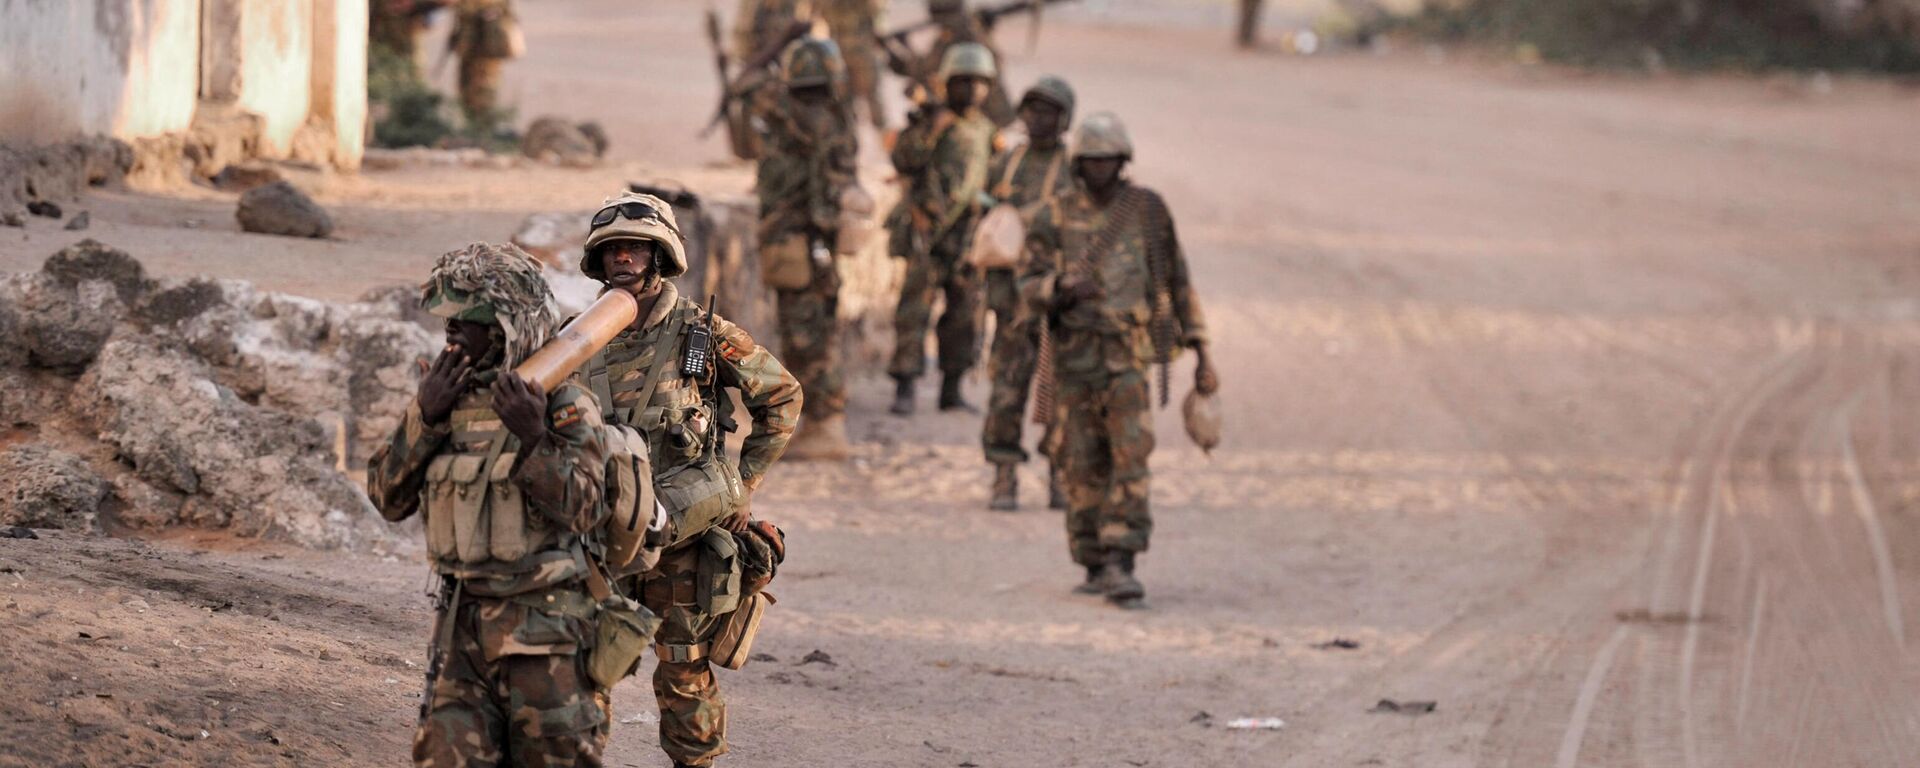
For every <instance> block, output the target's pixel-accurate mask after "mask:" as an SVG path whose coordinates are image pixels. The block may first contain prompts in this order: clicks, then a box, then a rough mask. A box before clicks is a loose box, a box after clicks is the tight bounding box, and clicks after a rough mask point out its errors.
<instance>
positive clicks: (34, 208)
mask: <svg viewBox="0 0 1920 768" xmlns="http://www.w3.org/2000/svg"><path fill="white" fill-rule="evenodd" d="M27 213H31V214H33V215H35V216H40V217H43V218H48V219H57V218H60V217H62V216H65V215H66V214H65V213H62V212H61V211H60V204H59V203H54V202H48V201H46V200H35V201H33V202H31V203H27Z"/></svg>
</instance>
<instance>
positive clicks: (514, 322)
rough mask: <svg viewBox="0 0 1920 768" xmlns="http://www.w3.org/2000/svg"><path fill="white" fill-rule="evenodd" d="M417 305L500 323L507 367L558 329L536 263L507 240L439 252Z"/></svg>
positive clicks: (457, 316) (441, 313) (555, 310)
mask: <svg viewBox="0 0 1920 768" xmlns="http://www.w3.org/2000/svg"><path fill="white" fill-rule="evenodd" d="M420 304H421V306H422V307H425V308H426V310H427V311H428V312H430V313H432V314H433V315H434V316H436V317H445V318H450V319H454V320H469V321H472V322H476V323H487V324H490V325H495V326H498V327H499V328H500V331H501V333H502V335H504V336H505V337H506V346H505V348H504V350H503V352H504V358H503V359H502V361H501V365H502V366H503V367H506V368H512V367H514V366H517V365H519V364H520V362H521V361H523V360H526V359H527V357H529V356H531V355H532V354H533V352H534V350H537V349H539V348H540V347H541V346H542V345H545V344H546V343H547V341H548V340H550V339H552V338H553V334H554V332H556V331H558V330H559V329H560V309H559V306H558V305H556V304H555V303H554V300H553V291H551V290H549V289H548V288H547V280H546V278H545V277H542V276H541V274H540V263H539V262H538V261H535V260H534V258H533V257H532V256H529V255H528V254H527V252H526V251H522V250H520V249H519V248H517V247H515V246H513V245H511V244H508V245H495V244H493V243H474V244H472V245H469V246H467V247H465V248H462V249H460V250H457V251H450V252H448V253H446V254H443V255H442V256H441V257H440V260H439V261H437V262H435V263H434V265H433V273H432V274H431V275H429V276H428V277H427V282H426V283H425V284H424V285H422V286H421V287H420Z"/></svg>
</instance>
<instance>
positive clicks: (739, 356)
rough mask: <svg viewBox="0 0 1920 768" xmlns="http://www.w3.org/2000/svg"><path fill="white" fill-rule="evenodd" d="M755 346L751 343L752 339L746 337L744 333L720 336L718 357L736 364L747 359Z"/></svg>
mask: <svg viewBox="0 0 1920 768" xmlns="http://www.w3.org/2000/svg"><path fill="white" fill-rule="evenodd" d="M755 346H757V345H755V344H754V343H753V337H752V336H748V335H747V332H746V331H740V332H738V333H733V334H730V335H727V336H722V337H720V356H721V357H724V358H726V359H728V360H731V361H733V362H736V363H737V362H740V361H742V360H745V359H747V355H751V354H753V348H754V347H755Z"/></svg>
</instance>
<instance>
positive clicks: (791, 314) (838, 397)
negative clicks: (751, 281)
mask: <svg viewBox="0 0 1920 768" xmlns="http://www.w3.org/2000/svg"><path fill="white" fill-rule="evenodd" d="M776 298H777V299H778V301H779V309H778V314H779V317H780V362H783V363H786V364H787V370H788V371H791V372H792V373H793V377H794V378H796V379H799V380H800V391H801V392H803V393H805V394H806V400H805V401H804V402H803V403H802V405H801V406H800V408H801V413H802V415H804V416H808V417H816V418H817V417H824V416H838V415H840V414H842V413H845V412H846V410H847V389H846V382H845V381H844V380H842V379H841V377H840V355H839V336H840V326H839V319H838V316H839V311H840V272H839V270H837V269H835V268H833V267H831V266H829V267H824V268H823V267H821V266H820V265H818V264H815V265H813V283H812V284H811V285H808V286H807V287H805V288H801V289H799V290H797V291H778V292H777V293H776Z"/></svg>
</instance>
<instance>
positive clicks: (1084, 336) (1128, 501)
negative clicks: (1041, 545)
mask: <svg viewBox="0 0 1920 768" xmlns="http://www.w3.org/2000/svg"><path fill="white" fill-rule="evenodd" d="M1101 117H1104V116H1098V115H1096V116H1094V117H1090V118H1088V121H1087V122H1088V123H1094V122H1095V120H1096V118H1101ZM1115 122H1117V121H1115ZM1088 128H1089V126H1088V125H1087V124H1083V125H1082V128H1081V130H1082V131H1083V132H1085V131H1087V130H1088ZM1076 143H1078V142H1076ZM1129 154H1130V150H1129ZM1074 156H1075V157H1076V158H1077V157H1080V156H1081V154H1080V150H1079V148H1078V147H1076V148H1075V151H1074ZM1120 184H1121V185H1122V190H1121V192H1120V193H1119V194H1120V195H1126V194H1130V193H1135V192H1137V193H1139V194H1142V195H1147V196H1152V195H1153V193H1152V192H1151V191H1150V190H1146V189H1144V188H1134V189H1131V190H1129V189H1127V187H1130V186H1131V185H1129V184H1128V183H1127V182H1125V181H1121V182H1120ZM1114 199H1115V200H1116V201H1117V200H1119V199H1120V197H1119V196H1116V197H1115V198H1114ZM1154 199H1155V200H1156V201H1157V198H1154ZM1112 205H1113V203H1109V204H1108V206H1107V207H1103V206H1102V205H1100V204H1099V203H1097V202H1096V201H1095V200H1094V199H1093V198H1092V196H1091V195H1090V194H1089V193H1088V192H1087V191H1086V189H1085V188H1084V187H1083V186H1080V185H1076V186H1075V188H1074V190H1073V191H1072V192H1071V193H1069V194H1067V195H1066V196H1064V197H1061V198H1059V199H1057V200H1055V201H1053V202H1052V203H1050V204H1048V205H1047V206H1046V207H1045V208H1043V209H1041V211H1040V213H1039V215H1038V216H1036V217H1035V218H1034V221H1033V226H1032V228H1031V229H1030V230H1029V231H1028V233H1027V264H1026V266H1025V267H1024V268H1023V270H1022V273H1021V277H1020V290H1021V294H1022V298H1024V299H1025V300H1026V301H1027V306H1028V309H1029V310H1030V311H1032V312H1034V313H1035V317H1040V316H1043V315H1044V316H1046V317H1047V318H1048V323H1049V326H1050V331H1051V334H1050V336H1051V338H1050V342H1051V344H1052V351H1053V364H1052V365H1053V376H1054V382H1055V383H1054V386H1055V388H1056V389H1055V392H1056V397H1057V398H1058V402H1059V404H1060V406H1061V408H1062V409H1063V410H1064V411H1065V417H1064V418H1065V420H1064V422H1063V423H1061V424H1060V425H1059V429H1060V430H1061V435H1062V442H1061V444H1060V447H1059V449H1058V453H1056V454H1055V456H1054V458H1055V459H1056V460H1057V461H1059V462H1060V463H1061V465H1062V466H1061V469H1062V472H1061V478H1062V480H1063V481H1064V484H1065V485H1066V491H1067V504H1068V509H1067V536H1068V546H1069V549H1070V551H1071V552H1072V555H1073V560H1074V562H1076V563H1079V564H1081V565H1083V566H1086V567H1087V568H1088V569H1089V571H1090V573H1091V571H1092V569H1095V568H1097V567H1099V566H1101V565H1103V564H1111V563H1113V561H1114V560H1113V557H1112V556H1113V555H1121V556H1123V557H1124V558H1125V562H1126V563H1127V564H1128V565H1127V566H1126V567H1127V569H1128V570H1129V571H1130V570H1131V562H1132V555H1133V554H1135V553H1139V552H1144V551H1146V549H1147V543H1148V539H1149V537H1150V535H1151V534H1152V532H1153V518H1152V516H1151V515H1150V514H1149V512H1148V508H1147V456H1148V454H1150V453H1152V452H1153V416H1152V411H1151V410H1150V407H1149V402H1150V399H1151V396H1150V393H1149V386H1148V381H1147V371H1148V368H1149V367H1150V365H1151V364H1152V363H1153V361H1154V358H1155V347H1154V340H1153V338H1152V333H1151V331H1150V325H1151V322H1152V320H1153V318H1154V316H1155V312H1154V302H1153V299H1152V298H1151V297H1152V295H1153V294H1152V292H1153V291H1154V289H1155V286H1154V285H1153V283H1154V282H1155V281H1154V278H1153V275H1152V273H1153V269H1152V266H1151V264H1150V263H1149V260H1148V254H1149V252H1150V251H1149V248H1150V246H1152V247H1158V248H1161V249H1162V250H1161V251H1160V252H1161V253H1164V254H1166V255H1167V259H1166V261H1167V262H1168V263H1167V264H1166V268H1167V274H1166V275H1164V276H1163V277H1162V278H1161V281H1162V282H1163V284H1164V288H1165V289H1166V293H1167V298H1168V299H1169V300H1170V301H1169V304H1170V306H1169V307H1168V308H1167V312H1168V313H1169V314H1170V315H1171V318H1170V320H1171V322H1173V323H1174V324H1175V325H1177V328H1176V329H1175V330H1176V333H1177V336H1178V341H1179V342H1181V343H1182V345H1184V346H1195V345H1199V344H1204V343H1205V342H1206V338H1207V337H1206V323H1205V320H1204V318H1203V316H1202V314H1201V311H1200V303H1199V300H1198V298H1197V297H1196V296H1195V295H1194V292H1193V286H1192V283H1191V282H1190V281H1189V279H1188V273H1187V264H1186V257H1185V255H1184V254H1183V253H1182V252H1181V250H1180V246H1179V240H1178V239H1177V237H1176V236H1175V234H1174V227H1173V219H1172V217H1171V215H1170V214H1167V213H1166V208H1165V206H1164V205H1163V204H1148V205H1143V206H1142V207H1141V211H1142V215H1139V216H1136V217H1134V220H1133V221H1131V222H1129V223H1127V224H1126V225H1125V226H1124V227H1123V228H1122V229H1121V230H1120V232H1119V235H1118V236H1117V237H1115V238H1114V241H1113V245H1112V247H1109V248H1107V249H1105V250H1103V251H1101V252H1098V253H1091V254H1087V260H1088V261H1089V262H1091V268H1092V270H1093V273H1094V274H1093V275H1092V278H1093V280H1094V281H1095V283H1096V284H1097V285H1098V286H1099V287H1100V289H1101V295H1099V296H1098V297H1097V298H1094V299H1090V300H1086V301H1081V302H1077V303H1073V304H1071V305H1069V306H1065V307H1061V306H1058V304H1057V303H1056V302H1055V300H1054V296H1055V287H1056V278H1058V277H1060V276H1061V275H1062V274H1063V272H1073V271H1077V270H1078V269H1080V267H1079V266H1077V265H1076V261H1077V259H1076V257H1075V254H1078V253H1081V252H1083V250H1084V249H1085V248H1086V247H1087V245H1088V243H1089V241H1091V240H1092V239H1094V238H1095V237H1096V236H1097V233H1099V232H1100V231H1101V229H1103V228H1104V227H1105V226H1106V225H1107V214H1108V211H1109V210H1110V207H1111V206H1112ZM1130 575H1131V574H1129V576H1130Z"/></svg>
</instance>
